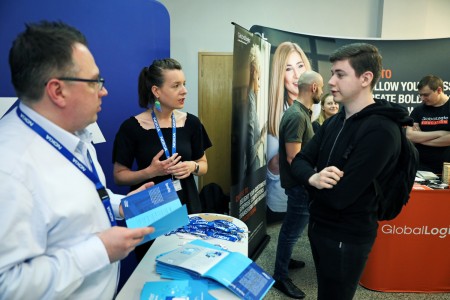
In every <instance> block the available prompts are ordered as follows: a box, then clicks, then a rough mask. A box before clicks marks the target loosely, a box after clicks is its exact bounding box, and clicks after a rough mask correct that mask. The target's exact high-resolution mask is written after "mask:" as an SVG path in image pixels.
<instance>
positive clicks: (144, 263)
mask: <svg viewBox="0 0 450 300" xmlns="http://www.w3.org/2000/svg"><path fill="white" fill-rule="evenodd" d="M189 216H200V217H202V218H204V219H207V220H218V219H220V220H229V221H232V222H233V223H234V224H235V225H237V226H238V227H240V228H242V229H244V230H245V231H246V233H245V234H244V238H243V239H242V240H241V241H238V242H230V241H224V240H220V239H208V240H205V241H207V242H208V243H211V244H215V245H220V246H221V247H224V248H225V249H227V250H229V251H233V252H240V253H242V254H244V255H245V256H248V233H247V231H248V228H247V225H245V223H244V222H242V221H241V220H239V219H236V218H233V217H230V216H227V215H220V214H206V213H205V214H194V215H189ZM195 239H198V237H196V236H193V235H188V234H183V235H182V237H180V236H178V235H176V234H172V235H169V236H164V235H163V236H160V237H158V238H157V239H156V240H155V241H154V243H153V244H152V246H151V247H150V249H149V250H148V251H147V253H146V254H145V256H144V257H143V258H142V260H141V262H140V263H139V264H138V266H137V267H136V269H135V270H134V271H133V273H132V274H131V276H130V278H128V280H127V282H126V283H125V285H124V286H123V287H122V289H121V290H120V292H119V293H118V294H117V297H116V300H136V299H140V295H141V290H142V288H143V287H144V284H145V283H146V282H148V281H166V280H165V279H161V278H160V277H159V274H157V273H156V269H155V266H156V264H155V258H156V256H157V255H159V254H161V253H164V252H167V251H170V250H173V249H176V248H177V247H180V246H182V245H184V244H186V243H188V242H190V241H192V240H195ZM209 293H210V294H211V295H212V296H214V297H216V298H218V299H239V298H238V297H237V296H236V295H235V294H233V293H232V292H231V291H230V290H228V289H227V288H225V287H224V288H222V289H218V290H213V291H209Z"/></svg>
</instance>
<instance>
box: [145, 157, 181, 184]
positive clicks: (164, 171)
mask: <svg viewBox="0 0 450 300" xmlns="http://www.w3.org/2000/svg"><path fill="white" fill-rule="evenodd" d="M163 154H164V150H161V151H159V152H158V154H156V155H155V156H154V157H153V159H152V162H151V163H150V165H149V166H148V167H147V168H146V171H148V173H149V174H151V176H150V177H149V178H153V177H157V176H165V175H168V174H171V171H170V170H169V169H170V167H172V166H174V165H176V164H177V163H178V162H179V161H180V159H181V156H178V153H175V154H173V155H172V156H171V157H169V158H168V159H166V160H160V158H161V156H162V155H163Z"/></svg>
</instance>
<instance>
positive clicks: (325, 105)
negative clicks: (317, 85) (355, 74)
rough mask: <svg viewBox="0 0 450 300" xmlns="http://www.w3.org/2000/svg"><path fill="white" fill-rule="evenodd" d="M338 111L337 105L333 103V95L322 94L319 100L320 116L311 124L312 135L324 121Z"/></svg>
mask: <svg viewBox="0 0 450 300" xmlns="http://www.w3.org/2000/svg"><path fill="white" fill-rule="evenodd" d="M338 111H339V104H338V103H336V102H335V101H334V98H333V95H331V94H330V93H325V94H323V95H322V97H321V98H320V114H319V116H318V117H317V119H315V120H314V121H313V122H312V126H313V129H314V133H316V132H317V130H319V128H320V126H322V124H323V122H324V121H325V120H326V119H328V118H329V117H332V116H334V115H335V114H337V112H338Z"/></svg>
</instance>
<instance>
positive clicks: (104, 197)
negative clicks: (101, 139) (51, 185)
mask: <svg viewBox="0 0 450 300" xmlns="http://www.w3.org/2000/svg"><path fill="white" fill-rule="evenodd" d="M17 115H18V116H19V118H20V119H21V120H22V121H23V122H24V123H25V124H26V125H28V127H30V128H31V129H33V130H34V131H35V132H36V133H37V134H38V135H40V136H41V137H42V138H43V139H44V140H46V141H47V142H48V143H49V144H50V145H52V146H53V148H55V149H56V150H58V151H59V153H61V154H62V155H63V156H64V157H65V158H67V160H69V161H70V162H71V163H72V164H73V165H74V166H75V167H77V168H78V170H80V171H81V172H82V173H83V174H84V175H86V176H87V177H88V178H89V179H90V180H91V181H92V182H93V183H94V184H95V188H96V189H97V193H98V196H99V197H100V200H101V201H102V203H103V206H104V207H105V211H106V214H107V215H108V218H109V222H110V223H111V226H116V225H117V223H116V219H115V218H114V214H113V210H112V207H111V201H110V199H109V195H108V192H107V191H106V189H105V187H104V186H103V184H102V183H101V182H100V179H99V177H98V173H97V170H96V169H95V166H94V163H93V161H92V158H91V155H90V154H89V151H88V152H87V156H88V159H89V163H90V165H91V166H92V172H91V171H90V170H89V169H88V168H87V167H86V166H85V165H84V164H83V163H82V162H81V161H79V160H78V159H77V158H76V157H75V156H74V155H73V154H72V153H71V152H70V151H69V150H68V149H67V148H66V147H64V146H63V145H62V144H61V143H60V142H59V141H58V140H57V139H56V138H54V137H53V136H52V135H51V134H49V133H48V132H47V131H46V130H45V129H44V128H42V127H41V126H39V125H38V124H37V123H36V122H35V121H33V120H32V119H31V118H30V117H28V116H27V115H26V114H25V113H24V112H23V111H22V110H21V109H20V107H19V106H17Z"/></svg>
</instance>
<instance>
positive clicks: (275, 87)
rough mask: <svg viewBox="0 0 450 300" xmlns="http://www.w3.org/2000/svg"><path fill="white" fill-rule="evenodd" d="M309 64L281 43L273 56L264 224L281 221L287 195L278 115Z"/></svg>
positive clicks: (293, 48)
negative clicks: (279, 146)
mask: <svg viewBox="0 0 450 300" xmlns="http://www.w3.org/2000/svg"><path fill="white" fill-rule="evenodd" d="M309 70H311V65H310V63H309V60H308V58H307V57H306V55H305V53H304V52H303V50H302V49H301V48H300V46H299V45H297V44H295V43H292V42H284V43H281V44H280V45H279V46H278V47H277V49H276V51H275V54H274V55H273V59H272V74H271V75H272V76H271V80H270V86H269V122H268V132H267V161H268V163H267V198H266V199H267V223H273V222H278V221H282V220H283V218H284V215H285V213H286V208H287V196H286V194H285V193H284V189H283V188H282V187H281V185H280V170H279V161H278V160H279V158H278V138H279V126H280V121H281V116H282V115H283V113H284V111H285V110H286V109H287V108H288V107H289V106H290V105H291V104H292V103H293V102H294V100H295V99H297V96H298V79H299V77H300V75H301V74H303V73H304V72H305V71H309Z"/></svg>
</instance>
